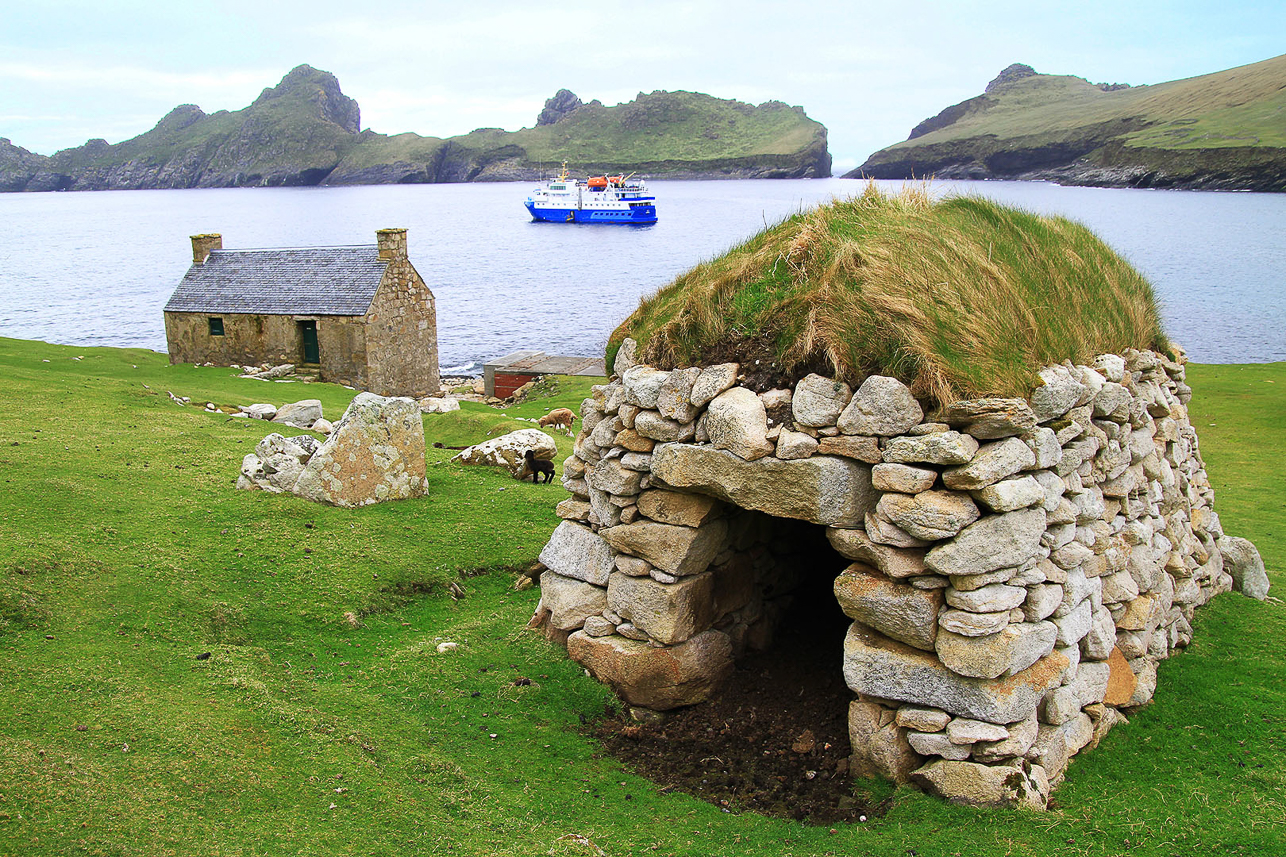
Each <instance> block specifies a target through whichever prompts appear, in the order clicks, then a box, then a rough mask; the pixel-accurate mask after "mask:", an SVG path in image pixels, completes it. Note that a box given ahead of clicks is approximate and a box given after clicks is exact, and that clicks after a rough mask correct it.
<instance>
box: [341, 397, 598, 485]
mask: <svg viewBox="0 0 1286 857" xmlns="http://www.w3.org/2000/svg"><path fill="white" fill-rule="evenodd" d="M364 395H366V394H364ZM416 413H417V414H418V413H419V409H418V408H417V409H416ZM341 422H342V420H341ZM338 433H339V429H338V427H336V432H335V434H338ZM335 434H332V435H331V438H333V437H335ZM423 434H424V429H423V423H421V428H420V435H421V437H423ZM329 441H330V438H328V439H327V442H329ZM527 450H531V452H532V454H534V455H535V456H536V458H538V459H540V460H541V461H553V460H554V456H556V455H558V445H557V444H555V443H554V439H553V438H552V437H550V436H549V435H547V434H545V433H544V432H543V431H541V430H540V429H519V430H518V431H512V432H509V434H503V435H501V436H500V437H494V438H492V439H491V440H487V441H483V442H482V443H479V444H474V445H473V446H471V447H469V448H468V449H466V450H464V451H463V452H459V453H457V454H456V455H455V456H454V457H453V458H452V459H451V460H452V461H458V462H460V463H461V464H481V465H485V466H489V467H503V468H505V469H506V470H508V471H509V472H510V473H511V474H513V477H514V478H515V479H517V478H519V477H521V476H523V475H525V474H526V471H527V462H526V459H525V457H524V456H525V455H526V453H527ZM594 460H595V461H597V460H598V459H597V458H595V459H594Z"/></svg>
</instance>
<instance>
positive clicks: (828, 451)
mask: <svg viewBox="0 0 1286 857" xmlns="http://www.w3.org/2000/svg"><path fill="white" fill-rule="evenodd" d="M817 451H818V452H819V453H821V454H822V455H842V456H844V457H845V458H856V459H857V460H858V461H864V462H866V463H867V464H878V463H879V462H880V461H881V459H882V458H883V456H884V453H883V452H881V451H880V443H879V441H878V440H876V439H875V438H873V437H862V436H860V435H845V434H842V435H838V436H837V437H824V438H822V439H821V442H820V443H819V444H818V447H817Z"/></svg>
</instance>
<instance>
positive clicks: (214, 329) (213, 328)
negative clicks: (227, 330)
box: [206, 316, 223, 336]
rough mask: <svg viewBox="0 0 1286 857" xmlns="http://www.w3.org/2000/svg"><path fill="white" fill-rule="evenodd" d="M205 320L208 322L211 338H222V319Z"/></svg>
mask: <svg viewBox="0 0 1286 857" xmlns="http://www.w3.org/2000/svg"><path fill="white" fill-rule="evenodd" d="M206 320H207V321H209V322H210V335H211V336H223V319H221V318H218V317H217V316H211V317H210V318H208V319H206Z"/></svg>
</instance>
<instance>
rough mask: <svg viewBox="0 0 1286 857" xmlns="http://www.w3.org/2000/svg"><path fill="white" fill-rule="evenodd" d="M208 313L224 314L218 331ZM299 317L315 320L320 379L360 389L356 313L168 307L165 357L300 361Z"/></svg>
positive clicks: (361, 345) (361, 340) (362, 331)
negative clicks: (200, 310) (206, 310)
mask: <svg viewBox="0 0 1286 857" xmlns="http://www.w3.org/2000/svg"><path fill="white" fill-rule="evenodd" d="M211 318H221V319H223V336H211V335H210V324H209V319H211ZM303 320H313V321H316V322H317V344H318V347H319V349H320V351H321V376H322V378H323V380H326V381H334V382H335V383H339V384H348V385H349V386H351V387H357V388H364V387H365V385H366V380H367V368H366V362H367V361H366V324H365V322H364V321H363V319H362V318H361V317H360V316H337V315H320V316H312V315H301V316H291V315H257V314H248V313H213V312H211V313H198V312H167V313H165V338H166V341H167V342H168V343H169V344H168V349H169V356H170V362H171V363H216V364H220V365H231V364H233V363H237V364H250V365H258V364H261V363H274V364H281V363H302V362H303V359H304V351H303V341H302V340H301V338H300V335H299V326H298V323H299V322H300V321H303ZM435 369H436V364H435ZM435 392H436V388H435Z"/></svg>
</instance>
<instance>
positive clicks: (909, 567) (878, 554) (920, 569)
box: [826, 527, 925, 580]
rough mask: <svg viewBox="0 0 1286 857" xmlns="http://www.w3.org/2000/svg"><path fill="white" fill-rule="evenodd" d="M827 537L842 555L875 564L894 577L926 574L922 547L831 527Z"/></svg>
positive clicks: (862, 531) (863, 532)
mask: <svg viewBox="0 0 1286 857" xmlns="http://www.w3.org/2000/svg"><path fill="white" fill-rule="evenodd" d="M826 538H827V539H829V540H830V543H831V547H833V548H835V550H836V551H837V552H838V553H839V555H840V556H842V557H844V558H846V559H853V560H857V561H858V562H865V563H867V564H869V565H873V566H875V567H876V568H878V569H879V570H880V571H881V572H882V573H884V574H885V575H887V576H889V577H892V578H894V579H895V580H897V579H902V578H906V577H919V576H921V575H923V574H924V573H925V567H924V551H922V550H916V549H914V548H895V547H890V546H889V545H883V544H879V543H877V542H873V541H871V538H870V536H868V535H867V534H866V531H865V530H855V529H840V528H837V527H828V528H827V530H826Z"/></svg>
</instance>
